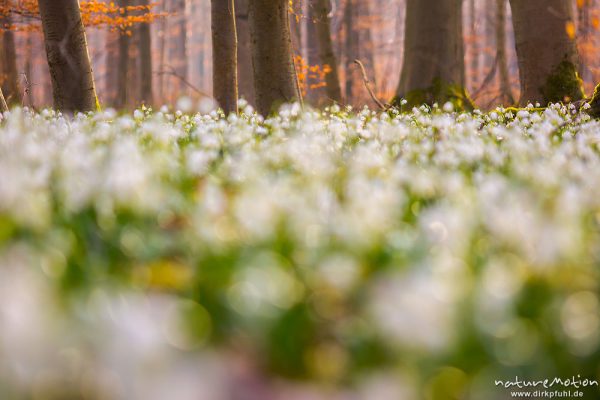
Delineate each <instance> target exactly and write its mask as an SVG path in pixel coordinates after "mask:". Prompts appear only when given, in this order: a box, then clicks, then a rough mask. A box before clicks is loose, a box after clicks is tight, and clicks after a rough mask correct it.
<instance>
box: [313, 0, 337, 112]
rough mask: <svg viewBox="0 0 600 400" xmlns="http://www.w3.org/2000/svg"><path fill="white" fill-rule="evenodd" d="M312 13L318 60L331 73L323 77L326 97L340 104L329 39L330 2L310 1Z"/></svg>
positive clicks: (335, 67) (333, 57)
mask: <svg viewBox="0 0 600 400" xmlns="http://www.w3.org/2000/svg"><path fill="white" fill-rule="evenodd" d="M312 7H313V13H314V16H315V27H316V30H317V42H318V44H319V58H320V60H321V64H323V66H326V65H328V66H329V68H331V72H329V73H328V74H327V75H325V83H326V84H327V97H328V98H329V100H330V101H334V102H336V103H341V102H342V89H341V86H340V78H339V75H338V64H337V59H336V57H335V53H334V51H333V40H332V38H331V17H330V15H329V13H330V12H331V1H330V0H312Z"/></svg>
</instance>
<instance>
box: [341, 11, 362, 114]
mask: <svg viewBox="0 0 600 400" xmlns="http://www.w3.org/2000/svg"><path fill="white" fill-rule="evenodd" d="M355 1H356V0H346V8H345V10H344V28H345V31H346V40H345V46H344V47H345V49H344V52H345V53H346V67H345V69H346V71H345V78H346V79H345V80H346V82H345V86H346V88H345V91H346V93H345V94H346V102H347V103H352V101H353V100H355V93H354V92H355V90H354V84H355V82H357V78H356V77H355V74H354V70H355V66H354V60H356V59H357V58H358V40H359V35H358V30H357V29H356V21H355V20H356V16H357V15H356V7H355V5H356V4H355Z"/></svg>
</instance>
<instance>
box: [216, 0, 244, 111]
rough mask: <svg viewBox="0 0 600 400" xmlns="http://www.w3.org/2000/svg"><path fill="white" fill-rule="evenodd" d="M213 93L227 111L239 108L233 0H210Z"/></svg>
mask: <svg viewBox="0 0 600 400" xmlns="http://www.w3.org/2000/svg"><path fill="white" fill-rule="evenodd" d="M211 17H212V19H211V21H212V22H211V24H212V48H213V96H214V98H215V99H216V100H217V103H219V105H220V106H221V108H222V109H223V111H225V114H230V113H235V112H237V99H238V89H237V36H236V29H235V6H234V1H233V0H212V1H211Z"/></svg>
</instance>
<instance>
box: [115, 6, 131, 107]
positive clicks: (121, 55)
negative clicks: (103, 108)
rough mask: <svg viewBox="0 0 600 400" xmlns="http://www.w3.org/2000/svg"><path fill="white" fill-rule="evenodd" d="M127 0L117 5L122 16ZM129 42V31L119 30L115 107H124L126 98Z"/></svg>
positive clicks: (125, 9) (125, 11)
mask: <svg viewBox="0 0 600 400" xmlns="http://www.w3.org/2000/svg"><path fill="white" fill-rule="evenodd" d="M129 5H130V4H129V0H119V7H121V9H123V10H124V13H123V17H127V7H128V6H129ZM130 43H131V36H130V32H126V31H123V30H121V31H120V32H119V40H118V48H119V52H118V56H117V60H118V61H117V65H118V67H117V91H116V98H115V101H114V103H115V107H116V108H117V109H122V108H125V106H126V105H127V100H128V90H127V87H128V86H129V46H130Z"/></svg>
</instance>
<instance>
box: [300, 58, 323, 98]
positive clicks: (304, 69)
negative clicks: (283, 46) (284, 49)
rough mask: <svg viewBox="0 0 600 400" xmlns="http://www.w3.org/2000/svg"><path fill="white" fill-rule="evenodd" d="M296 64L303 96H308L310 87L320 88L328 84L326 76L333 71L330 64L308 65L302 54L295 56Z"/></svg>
mask: <svg viewBox="0 0 600 400" xmlns="http://www.w3.org/2000/svg"><path fill="white" fill-rule="evenodd" d="M294 64H295V65H296V74H297V76H298V84H299V86H300V91H301V92H302V96H306V92H307V91H308V89H311V90H312V89H318V88H321V87H325V86H326V85H327V84H326V83H325V77H326V76H327V74H329V73H330V72H331V67H330V66H329V65H327V64H325V65H322V66H321V65H308V63H307V62H306V60H305V59H304V58H302V56H296V57H294Z"/></svg>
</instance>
